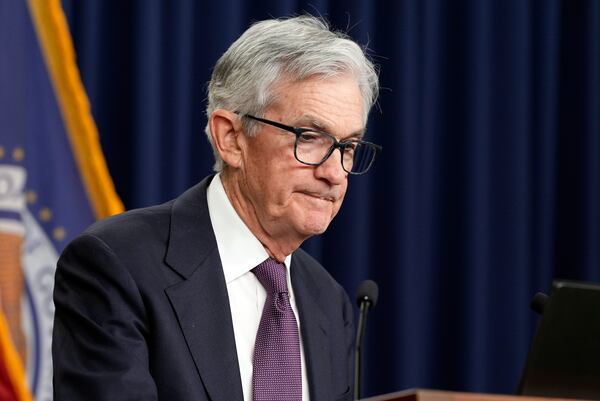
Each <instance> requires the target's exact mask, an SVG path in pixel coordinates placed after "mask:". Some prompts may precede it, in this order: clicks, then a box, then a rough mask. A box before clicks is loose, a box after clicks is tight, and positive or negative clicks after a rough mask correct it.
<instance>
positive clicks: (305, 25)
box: [53, 16, 380, 401]
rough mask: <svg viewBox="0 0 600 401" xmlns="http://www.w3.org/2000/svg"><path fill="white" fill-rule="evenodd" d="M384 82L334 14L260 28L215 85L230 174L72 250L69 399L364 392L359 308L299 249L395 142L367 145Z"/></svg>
mask: <svg viewBox="0 0 600 401" xmlns="http://www.w3.org/2000/svg"><path fill="white" fill-rule="evenodd" d="M377 90H378V83H377V75H376V73H375V71H374V68H373V65H372V64H371V63H370V62H369V61H368V60H367V59H366V57H365V55H364V53H363V51H362V50H361V49H360V47H358V46H357V45H356V44H355V43H354V42H352V41H351V40H349V39H348V38H347V37H345V36H344V35H342V34H339V33H333V32H331V31H329V29H328V27H327V26H326V25H325V24H324V23H323V22H322V21H321V20H318V19H315V18H313V17H309V16H303V17H297V18H290V19H285V20H269V21H263V22H260V23H257V24H255V25H253V26H252V27H251V28H249V29H248V30H247V31H246V32H245V33H244V34H243V35H242V36H241V37H240V38H239V39H238V40H237V41H236V42H235V43H234V44H233V45H232V46H231V47H230V48H229V49H228V50H227V52H226V53H225V54H224V55H223V56H222V57H221V59H220V60H219V61H218V62H217V64H216V66H215V69H214V72H213V76H212V80H211V82H210V85H209V88H208V107H207V115H208V118H209V121H208V124H207V128H206V132H207V135H208V137H209V140H210V142H211V144H212V146H213V149H214V153H215V158H216V163H215V170H216V171H217V172H218V174H217V175H215V176H212V177H208V178H206V179H204V180H203V181H202V182H201V183H200V184H198V185H196V186H195V187H193V188H191V189H189V190H188V191H187V192H185V193H184V194H183V195H181V196H180V197H179V198H177V199H175V200H174V201H171V202H168V203H166V204H164V205H160V206H155V207H150V208H146V209H140V210H134V211H130V212H128V213H124V214H122V215H119V216H116V217H113V218H109V219H106V220H104V221H101V222H99V223H97V224H95V225H93V226H92V227H90V228H89V229H88V230H87V231H86V232H85V233H83V234H82V235H81V236H80V237H79V238H77V239H76V240H75V241H73V242H72V243H71V244H70V245H69V246H68V247H67V249H66V250H65V251H64V253H63V255H62V256H61V258H60V260H59V262H58V269H57V272H56V287H55V292H54V298H55V305H56V315H55V326H54V333H53V357H54V386H55V387H54V390H55V400H56V401H71V400H107V401H108V400H110V401H118V400H165V401H178V400H213V401H218V400H220V401H236V400H240V401H241V400H245V401H250V400H254V401H260V400H286V401H293V400H298V401H299V400H312V401H332V400H351V399H352V398H353V394H352V388H353V383H352V382H353V366H352V363H353V337H354V329H353V313H352V307H351V305H350V303H349V300H348V297H347V295H346V293H345V292H344V290H343V289H342V288H341V287H340V286H339V284H337V283H336V282H335V281H334V280H333V279H332V278H331V276H329V274H328V273H327V272H326V271H325V270H324V269H323V267H322V266H320V265H319V264H318V263H317V262H316V261H315V260H314V259H312V258H311V257H310V256H309V255H308V254H306V253H305V252H304V251H302V250H301V249H299V247H300V245H301V244H302V242H303V241H304V240H306V239H307V238H309V237H310V236H312V235H315V234H320V233H322V232H324V231H325V230H326V228H327V226H328V225H329V223H330V222H331V220H332V219H333V217H334V216H335V215H336V214H337V212H338V210H339V208H340V206H341V204H342V200H343V198H344V194H345V193H346V188H347V185H348V175H349V174H361V173H364V172H366V170H368V169H369V167H370V165H371V164H372V162H373V161H374V159H375V155H376V153H377V151H378V150H379V149H380V148H379V147H378V146H377V145H373V144H370V143H368V142H364V141H362V139H361V138H362V136H363V134H364V131H365V125H366V119H367V115H368V112H369V109H370V107H371V105H372V104H373V102H374V99H375V97H376V95H377ZM295 127H296V128H295Z"/></svg>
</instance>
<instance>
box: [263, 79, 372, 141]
mask: <svg viewBox="0 0 600 401" xmlns="http://www.w3.org/2000/svg"><path fill="white" fill-rule="evenodd" d="M274 94H275V102H274V104H273V105H272V106H271V107H269V108H268V110H267V114H268V115H270V116H271V117H278V118H279V119H280V121H283V122H285V123H286V124H290V125H295V126H307V125H308V126H314V127H315V128H319V129H322V130H325V131H328V132H330V133H331V134H334V135H344V136H345V135H348V134H349V133H355V132H362V131H363V130H364V125H365V121H364V112H363V107H364V105H363V99H362V94H361V92H360V89H359V87H358V83H357V81H356V79H355V78H354V77H353V76H351V75H349V74H348V75H340V76H337V77H327V78H324V77H321V76H316V77H311V78H308V79H305V80H302V81H295V82H289V81H287V82H282V83H280V84H279V85H277V86H276V87H275V90H274Z"/></svg>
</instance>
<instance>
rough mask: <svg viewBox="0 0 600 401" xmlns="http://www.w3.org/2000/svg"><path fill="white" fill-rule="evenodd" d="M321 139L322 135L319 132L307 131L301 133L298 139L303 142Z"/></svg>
mask: <svg viewBox="0 0 600 401" xmlns="http://www.w3.org/2000/svg"><path fill="white" fill-rule="evenodd" d="M320 139H321V135H320V134H319V133H317V132H312V131H306V132H303V133H301V134H300V136H299V137H298V140H299V141H300V142H303V143H312V142H317V141H318V140H320Z"/></svg>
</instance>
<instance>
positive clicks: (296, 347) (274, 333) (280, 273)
mask: <svg viewBox="0 0 600 401" xmlns="http://www.w3.org/2000/svg"><path fill="white" fill-rule="evenodd" d="M252 272H253V273H254V274H255V275H256V278H258V281H260V283H261V284H262V285H263V287H264V288H265V290H266V291H267V300H266V301H265V307H264V309H263V313H262V317H261V319H260V325H259V326H258V332H257V333H256V343H255V345H254V363H253V371H252V393H253V400H254V401H302V370H301V365H300V363H301V362H300V337H299V335H298V325H297V324H296V318H295V317H294V311H293V310H292V307H291V305H290V299H289V293H288V288H287V281H286V268H285V266H284V265H283V264H281V263H278V262H277V261H275V260H274V259H271V258H269V259H267V260H265V261H264V262H262V263H261V264H260V265H258V266H256V267H255V268H254V269H253V270H252Z"/></svg>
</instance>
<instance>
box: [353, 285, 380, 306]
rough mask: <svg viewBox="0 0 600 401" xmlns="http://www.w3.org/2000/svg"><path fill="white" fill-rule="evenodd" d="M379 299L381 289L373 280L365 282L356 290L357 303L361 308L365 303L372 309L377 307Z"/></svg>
mask: <svg viewBox="0 0 600 401" xmlns="http://www.w3.org/2000/svg"><path fill="white" fill-rule="evenodd" d="M378 297H379V287H378V286H377V283H376V282H374V281H373V280H365V281H363V282H362V283H360V285H359V286H358V290H356V303H357V304H358V306H359V307H360V305H361V304H362V303H363V302H369V303H370V304H371V308H374V307H375V305H377V298H378Z"/></svg>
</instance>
